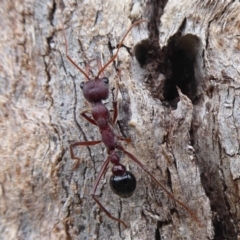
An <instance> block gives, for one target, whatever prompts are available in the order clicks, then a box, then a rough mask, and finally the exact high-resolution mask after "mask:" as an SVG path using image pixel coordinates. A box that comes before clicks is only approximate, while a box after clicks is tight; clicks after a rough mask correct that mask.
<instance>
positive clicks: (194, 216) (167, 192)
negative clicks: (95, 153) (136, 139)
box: [117, 146, 202, 227]
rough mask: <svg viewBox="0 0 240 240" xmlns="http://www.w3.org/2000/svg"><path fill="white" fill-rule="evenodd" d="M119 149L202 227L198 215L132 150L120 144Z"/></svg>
mask: <svg viewBox="0 0 240 240" xmlns="http://www.w3.org/2000/svg"><path fill="white" fill-rule="evenodd" d="M117 149H119V150H121V151H122V152H124V153H125V154H126V155H127V156H128V157H129V158H130V159H132V160H133V161H134V162H135V163H137V164H138V165H139V166H140V167H141V168H142V169H143V170H144V171H145V172H146V173H147V174H148V175H149V176H150V177H151V178H152V180H153V181H154V182H155V183H157V185H158V186H160V187H161V188H162V189H163V190H164V192H165V193H166V194H167V195H168V197H169V198H171V199H173V200H174V201H175V202H176V203H178V204H179V205H180V206H181V207H182V208H183V209H184V210H186V211H187V212H188V213H189V214H190V216H191V217H192V218H193V219H194V220H195V221H196V222H197V223H198V225H199V226H200V227H202V224H201V222H200V220H199V218H198V217H197V216H196V214H195V213H194V212H193V211H191V210H190V209H189V208H188V207H187V206H186V205H185V204H184V203H182V202H180V201H179V200H177V199H176V198H175V197H174V195H173V194H172V193H171V192H169V191H168V190H167V188H166V187H164V185H163V184H162V183H160V182H159V181H158V180H157V179H156V178H155V177H154V176H153V175H152V173H151V172H149V171H148V169H147V168H146V166H145V165H143V164H142V163H141V162H140V161H139V160H138V159H137V158H136V157H135V156H134V155H132V154H131V153H130V152H128V151H126V150H125V149H124V148H123V147H122V146H118V147H117Z"/></svg>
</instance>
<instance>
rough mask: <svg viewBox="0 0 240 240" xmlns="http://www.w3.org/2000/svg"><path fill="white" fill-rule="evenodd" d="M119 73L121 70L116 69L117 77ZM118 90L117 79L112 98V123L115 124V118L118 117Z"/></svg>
mask: <svg viewBox="0 0 240 240" xmlns="http://www.w3.org/2000/svg"><path fill="white" fill-rule="evenodd" d="M120 74H121V71H120V70H118V77H119V78H120ZM118 90H119V81H118V80H116V91H115V96H114V99H113V124H116V122H117V118H118V102H117V97H118Z"/></svg>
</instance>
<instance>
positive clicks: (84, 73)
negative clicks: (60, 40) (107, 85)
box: [62, 24, 90, 80]
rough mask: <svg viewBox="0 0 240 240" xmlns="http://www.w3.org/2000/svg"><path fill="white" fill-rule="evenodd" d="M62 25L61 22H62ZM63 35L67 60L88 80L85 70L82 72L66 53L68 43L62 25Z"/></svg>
mask: <svg viewBox="0 0 240 240" xmlns="http://www.w3.org/2000/svg"><path fill="white" fill-rule="evenodd" d="M62 25H63V24H62ZM63 36H64V40H65V52H66V57H67V59H68V60H69V62H71V63H72V64H73V65H74V67H76V68H77V69H78V70H79V71H80V72H81V73H82V74H83V75H84V76H85V77H86V78H87V80H90V78H89V76H88V74H87V73H86V72H84V71H83V70H82V69H81V68H80V67H79V66H78V65H77V63H75V61H74V60H73V59H72V58H71V57H70V55H69V53H68V43H67V37H66V32H65V29H64V27H63Z"/></svg>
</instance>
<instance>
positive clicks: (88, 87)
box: [80, 77, 109, 103]
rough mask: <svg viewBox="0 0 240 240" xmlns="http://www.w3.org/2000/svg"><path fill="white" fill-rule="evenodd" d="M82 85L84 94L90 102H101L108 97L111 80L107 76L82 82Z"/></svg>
mask: <svg viewBox="0 0 240 240" xmlns="http://www.w3.org/2000/svg"><path fill="white" fill-rule="evenodd" d="M80 87H81V89H82V90H83V96H84V97H85V99H86V100H87V101H88V102H90V103H94V102H99V101H101V100H106V99H107V98H108V94H109V80H108V78H106V77H103V78H97V79H95V80H94V79H91V80H89V81H87V82H82V83H81V85H80Z"/></svg>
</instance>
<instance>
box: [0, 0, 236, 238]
mask: <svg viewBox="0 0 240 240" xmlns="http://www.w3.org/2000/svg"><path fill="white" fill-rule="evenodd" d="M64 3H65V5H64V8H62V9H61V7H60V6H62V5H61V4H60V1H59V2H58V1H56V2H54V1H50V0H48V1H47V0H44V1H33V0H28V1H27V0H24V1H19V0H18V1H14V2H11V1H3V2H2V4H1V8H2V10H1V15H0V27H1V34H0V39H1V40H0V52H1V58H0V104H1V108H0V136H1V145H0V148H1V159H2V161H1V170H0V215H1V217H0V236H1V238H3V239H143V240H145V239H150V240H152V239H203V240H205V239H216V240H217V239H240V234H239V231H240V230H239V219H240V212H239V207H240V205H239V196H240V193H239V188H240V186H239V183H240V182H239V176H240V157H239V139H240V132H239V127H240V114H239V112H240V111H239V110H240V97H239V96H240V92H239V91H240V87H239V86H240V76H239V72H240V64H239V51H240V43H239V37H240V35H239V29H240V17H239V11H240V3H239V2H238V1H230V0H227V1H207V0H204V1H200V0H195V1H190V0H184V1H181V2H179V1H177V0H169V1H164V0H162V1H155V0H152V1H144V0H142V1H129V0H124V1H97V0H94V1H65V2H64ZM141 18H142V19H147V20H148V21H149V22H148V23H147V24H145V23H143V24H141V25H139V26H137V27H135V28H134V29H133V30H132V31H131V33H130V34H129V36H128V37H127V38H126V40H125V41H124V46H125V47H122V48H121V49H120V51H119V55H118V59H117V61H116V62H115V63H114V64H112V65H111V66H109V67H108V68H107V69H106V70H105V71H104V74H105V75H106V76H107V77H108V78H109V79H110V97H109V99H108V100H107V101H106V106H107V107H108V109H110V110H111V109H112V100H113V95H114V88H115V81H116V78H117V69H121V81H120V92H119V96H118V100H119V106H120V113H119V118H118V122H117V126H116V132H117V133H118V134H119V135H122V136H124V137H128V138H131V140H132V142H131V143H130V144H124V147H125V148H126V149H127V150H128V151H129V152H131V153H132V154H134V155H135V156H136V157H137V158H138V159H139V160H140V161H141V162H142V163H143V164H145V165H146V166H147V167H148V169H149V170H150V171H151V173H152V174H153V175H154V176H155V177H156V178H157V179H158V180H159V181H160V182H161V183H162V184H163V185H164V186H166V188H167V189H168V190H169V191H170V192H172V193H173V195H174V197H175V198H176V199H178V200H180V201H181V202H183V203H184V204H186V206H188V207H189V208H190V209H191V211H192V212H193V213H194V214H195V215H196V217H197V218H198V221H199V222H200V224H201V225H202V226H199V223H198V222H197V221H196V219H194V218H193V217H191V215H190V214H189V213H188V212H187V211H185V210H184V209H183V208H181V206H179V205H178V204H176V202H175V201H173V200H172V199H169V197H168V196H167V195H166V193H165V192H164V191H163V190H162V189H161V188H160V187H158V186H156V184H155V183H154V182H153V181H151V179H150V177H149V176H148V175H147V174H146V173H144V171H142V170H141V169H140V168H139V167H138V166H136V164H134V163H133V162H132V161H131V160H130V159H128V158H127V157H126V156H124V155H123V156H122V161H123V163H124V164H125V165H126V166H127V167H128V168H129V169H130V170H131V172H132V173H134V175H135V176H136V178H137V189H136V191H135V193H134V195H133V196H132V197H131V198H129V199H120V198H119V197H117V196H116V195H114V194H113V193H112V191H111V189H110V186H109V183H108V181H109V177H110V175H111V171H110V170H111V166H110V168H109V170H108V171H107V173H106V175H105V176H104V178H103V179H102V181H101V183H100V186H99V188H98V190H97V193H98V197H99V199H100V200H101V203H103V204H104V205H105V206H106V208H107V209H108V210H109V211H110V212H111V213H112V214H113V215H114V216H116V217H120V218H121V219H122V220H123V221H124V222H126V223H127V224H128V225H129V228H128V229H124V228H123V227H122V226H119V225H118V224H117V223H116V222H113V221H112V220H111V219H109V218H108V217H107V216H106V215H105V214H104V213H103V212H102V211H100V210H99V208H98V206H97V205H96V204H95V202H94V201H93V199H92V198H91V196H90V193H91V190H92V187H93V185H94V181H95V179H96V178H97V174H98V172H99V170H100V168H101V166H102V164H103V161H104V160H105V159H106V156H107V154H106V150H105V148H104V146H103V144H99V145H97V146H93V147H82V148H78V149H76V152H75V153H76V154H77V155H78V156H79V159H80V160H79V161H75V160H72V159H71V158H70V154H69V145H70V143H71V142H75V141H86V140H99V139H100V134H99V132H98V129H97V128H96V127H95V126H93V125H91V124H89V123H88V122H86V121H85V120H84V119H83V118H82V117H80V112H81V111H82V110H84V109H86V108H89V107H90V105H89V104H88V103H87V102H86V100H84V98H83V95H82V91H81V88H80V83H81V82H82V81H84V80H85V79H84V76H83V75H82V74H80V73H79V71H78V70H77V69H76V68H75V67H74V66H73V65H72V64H71V63H69V61H68V60H67V59H66V53H65V45H64V37H63V32H62V28H63V26H64V29H65V30H66V35H67V40H68V49H69V54H70V55H71V57H72V58H73V59H74V60H75V61H76V62H77V63H78V64H79V66H80V67H82V68H83V69H84V68H85V64H86V62H88V61H89V60H92V59H96V58H97V57H99V56H100V57H101V59H102V61H103V62H105V63H106V62H107V61H108V60H109V59H110V57H111V56H112V54H114V52H115V51H116V45H117V44H118V42H119V41H120V40H121V38H122V36H123V35H124V33H125V32H126V30H127V29H128V28H129V26H130V25H131V24H132V23H133V22H134V21H136V20H138V19H141ZM96 73H97V64H96V62H94V61H93V62H92V63H91V74H92V75H94V74H96ZM177 86H178V87H179V90H177Z"/></svg>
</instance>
